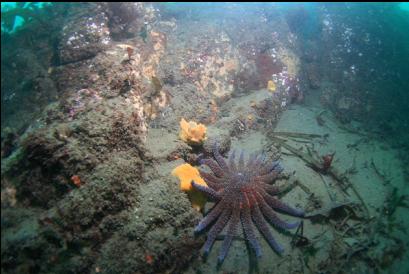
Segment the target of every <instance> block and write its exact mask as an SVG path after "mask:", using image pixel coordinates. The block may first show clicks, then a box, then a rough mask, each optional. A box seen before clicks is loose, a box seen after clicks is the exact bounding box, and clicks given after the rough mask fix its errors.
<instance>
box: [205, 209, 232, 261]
mask: <svg viewBox="0 0 409 274" xmlns="http://www.w3.org/2000/svg"><path fill="white" fill-rule="evenodd" d="M230 216H231V210H224V211H223V213H222V214H221V216H220V217H219V219H217V221H216V223H215V224H214V225H213V227H212V228H211V229H210V231H209V233H208V234H207V240H206V243H205V244H204V247H203V250H204V253H205V254H206V255H207V254H209V251H210V248H211V247H212V245H213V243H214V241H215V240H216V237H217V235H219V233H220V232H221V231H222V230H223V228H224V227H225V226H226V224H227V222H228V221H229V219H230Z"/></svg>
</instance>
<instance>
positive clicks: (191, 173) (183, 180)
mask: <svg viewBox="0 0 409 274" xmlns="http://www.w3.org/2000/svg"><path fill="white" fill-rule="evenodd" d="M172 175H173V176H176V177H178V178H179V180H180V189H181V190H183V191H185V192H187V194H188V196H189V199H190V201H191V202H192V206H193V208H195V209H197V210H200V209H202V208H203V207H204V205H205V204H206V197H205V196H204V195H203V194H202V193H201V192H199V191H197V190H196V189H194V188H193V187H192V181H195V183H197V184H200V185H204V186H207V184H206V182H205V181H204V180H203V179H202V177H200V174H199V170H198V169H197V168H195V167H193V166H191V165H190V164H183V165H180V166H178V167H176V168H175V169H174V170H173V171H172Z"/></svg>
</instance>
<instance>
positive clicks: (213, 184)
mask: <svg viewBox="0 0 409 274" xmlns="http://www.w3.org/2000/svg"><path fill="white" fill-rule="evenodd" d="M199 173H200V176H201V177H202V178H203V179H204V180H205V182H206V184H207V185H208V186H209V187H210V188H213V189H215V190H219V189H221V188H222V187H223V185H222V183H223V181H224V180H223V179H221V178H217V177H216V176H214V175H213V174H210V173H207V172H204V171H203V170H200V169H199Z"/></svg>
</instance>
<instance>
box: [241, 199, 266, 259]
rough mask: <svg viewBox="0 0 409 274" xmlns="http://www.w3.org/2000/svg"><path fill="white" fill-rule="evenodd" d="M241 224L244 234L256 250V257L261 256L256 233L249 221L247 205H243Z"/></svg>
mask: <svg viewBox="0 0 409 274" xmlns="http://www.w3.org/2000/svg"><path fill="white" fill-rule="evenodd" d="M240 219H241V224H242V226H243V230H244V234H245V235H246V238H247V240H248V241H249V243H250V245H251V247H252V248H253V249H254V251H255V252H256V256H257V257H261V253H262V252H261V247H260V244H259V242H258V241H257V238H256V235H255V234H254V230H253V226H252V224H251V223H252V222H251V215H250V208H248V207H247V206H245V205H244V206H243V208H242V211H241V215H240Z"/></svg>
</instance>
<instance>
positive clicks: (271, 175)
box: [256, 170, 279, 183]
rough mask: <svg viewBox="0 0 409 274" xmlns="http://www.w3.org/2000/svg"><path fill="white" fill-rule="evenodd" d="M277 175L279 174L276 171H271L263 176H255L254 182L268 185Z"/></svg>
mask: <svg viewBox="0 0 409 274" xmlns="http://www.w3.org/2000/svg"><path fill="white" fill-rule="evenodd" d="M278 174H279V173H278V172H277V171H276V170H272V171H270V172H269V173H267V174H265V175H261V176H257V177H256V180H258V181H261V182H266V183H269V182H271V181H273V180H275V179H277V177H278Z"/></svg>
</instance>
